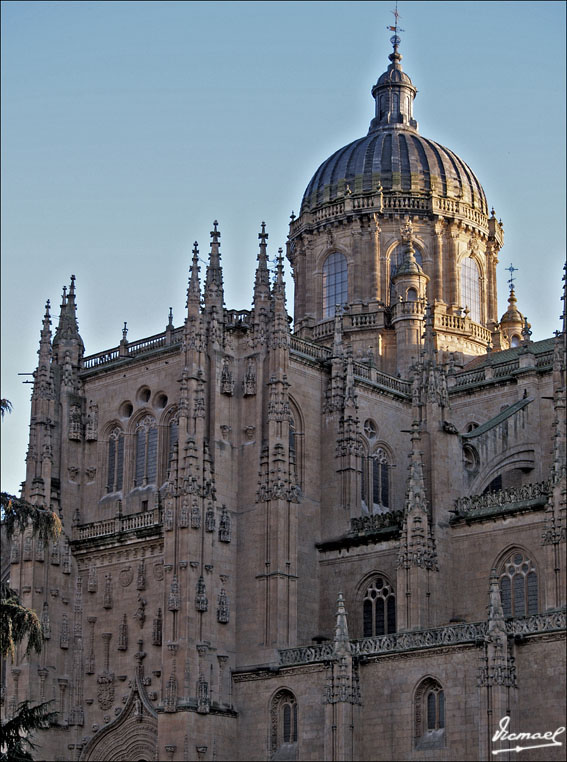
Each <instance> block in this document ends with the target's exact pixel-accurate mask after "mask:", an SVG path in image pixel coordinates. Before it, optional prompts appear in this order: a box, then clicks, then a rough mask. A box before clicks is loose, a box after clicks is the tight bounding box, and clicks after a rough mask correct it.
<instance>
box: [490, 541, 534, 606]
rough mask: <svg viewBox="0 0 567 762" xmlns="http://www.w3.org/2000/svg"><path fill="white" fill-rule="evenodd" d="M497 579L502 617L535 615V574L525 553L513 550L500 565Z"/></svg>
mask: <svg viewBox="0 0 567 762" xmlns="http://www.w3.org/2000/svg"><path fill="white" fill-rule="evenodd" d="M499 577H500V596H501V598H502V609H503V611H504V616H506V617H508V616H530V615H531V614H537V612H538V593H537V572H536V568H535V565H534V563H533V561H532V560H531V559H530V558H528V557H527V555H526V553H525V551H523V550H519V549H516V550H513V551H512V552H511V553H510V554H509V555H508V556H507V557H506V559H505V560H504V562H503V563H502V565H501V567H500V573H499Z"/></svg>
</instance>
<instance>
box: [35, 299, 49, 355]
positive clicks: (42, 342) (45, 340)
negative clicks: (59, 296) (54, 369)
mask: <svg viewBox="0 0 567 762" xmlns="http://www.w3.org/2000/svg"><path fill="white" fill-rule="evenodd" d="M50 306H51V302H50V301H49V299H48V300H47V302H46V303H45V315H44V316H43V323H42V327H41V333H40V338H39V349H38V351H37V353H38V355H39V361H38V367H40V366H44V367H49V363H50V362H51V314H50Z"/></svg>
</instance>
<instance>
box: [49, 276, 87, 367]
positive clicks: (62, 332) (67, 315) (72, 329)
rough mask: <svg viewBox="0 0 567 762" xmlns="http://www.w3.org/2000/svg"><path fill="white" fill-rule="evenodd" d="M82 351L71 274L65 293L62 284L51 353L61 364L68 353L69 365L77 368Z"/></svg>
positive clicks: (73, 277)
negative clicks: (57, 319) (57, 321)
mask: <svg viewBox="0 0 567 762" xmlns="http://www.w3.org/2000/svg"><path fill="white" fill-rule="evenodd" d="M84 351H85V345H84V344H83V340H82V338H81V336H80V334H79V324H78V322H77V304H76V301H75V276H74V275H71V285H70V286H69V293H67V288H66V287H65V286H63V296H62V298H61V312H60V313H59V324H58V326H57V330H56V331H55V337H54V339H53V353H54V356H55V359H56V361H57V362H58V363H59V364H60V365H62V364H63V362H64V359H65V356H66V355H67V354H69V358H70V362H71V365H72V366H73V367H74V368H78V366H79V364H80V361H81V359H82V357H83V354H84Z"/></svg>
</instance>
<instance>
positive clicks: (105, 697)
mask: <svg viewBox="0 0 567 762" xmlns="http://www.w3.org/2000/svg"><path fill="white" fill-rule="evenodd" d="M97 683H98V688H97V694H96V697H97V701H98V705H99V707H100V708H101V709H110V707H111V706H112V705H113V703H114V685H113V683H114V675H110V674H106V675H99V676H98V677H97Z"/></svg>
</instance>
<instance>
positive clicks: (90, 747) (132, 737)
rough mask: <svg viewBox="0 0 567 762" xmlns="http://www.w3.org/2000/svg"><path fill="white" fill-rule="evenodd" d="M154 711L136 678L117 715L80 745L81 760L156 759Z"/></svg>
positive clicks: (85, 761) (86, 761)
mask: <svg viewBox="0 0 567 762" xmlns="http://www.w3.org/2000/svg"><path fill="white" fill-rule="evenodd" d="M157 729H158V722H157V713H156V711H155V709H154V708H153V706H152V705H151V703H150V701H149V699H148V697H147V695H146V692H145V690H144V688H143V687H142V686H141V685H140V681H139V678H138V677H136V681H135V683H134V685H133V687H132V690H131V692H130V696H129V697H128V700H127V702H126V705H125V706H124V709H123V710H122V712H121V713H120V715H119V716H118V717H117V718H116V719H115V720H114V722H111V723H110V724H109V725H105V726H104V727H103V728H101V729H100V730H99V731H98V732H97V733H95V735H94V736H93V737H92V738H91V740H90V741H89V742H88V743H87V744H86V746H85V747H84V748H83V750H82V753H81V756H80V760H81V761H84V762H131V760H147V762H151V761H152V760H154V759H155V755H156V752H157Z"/></svg>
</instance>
